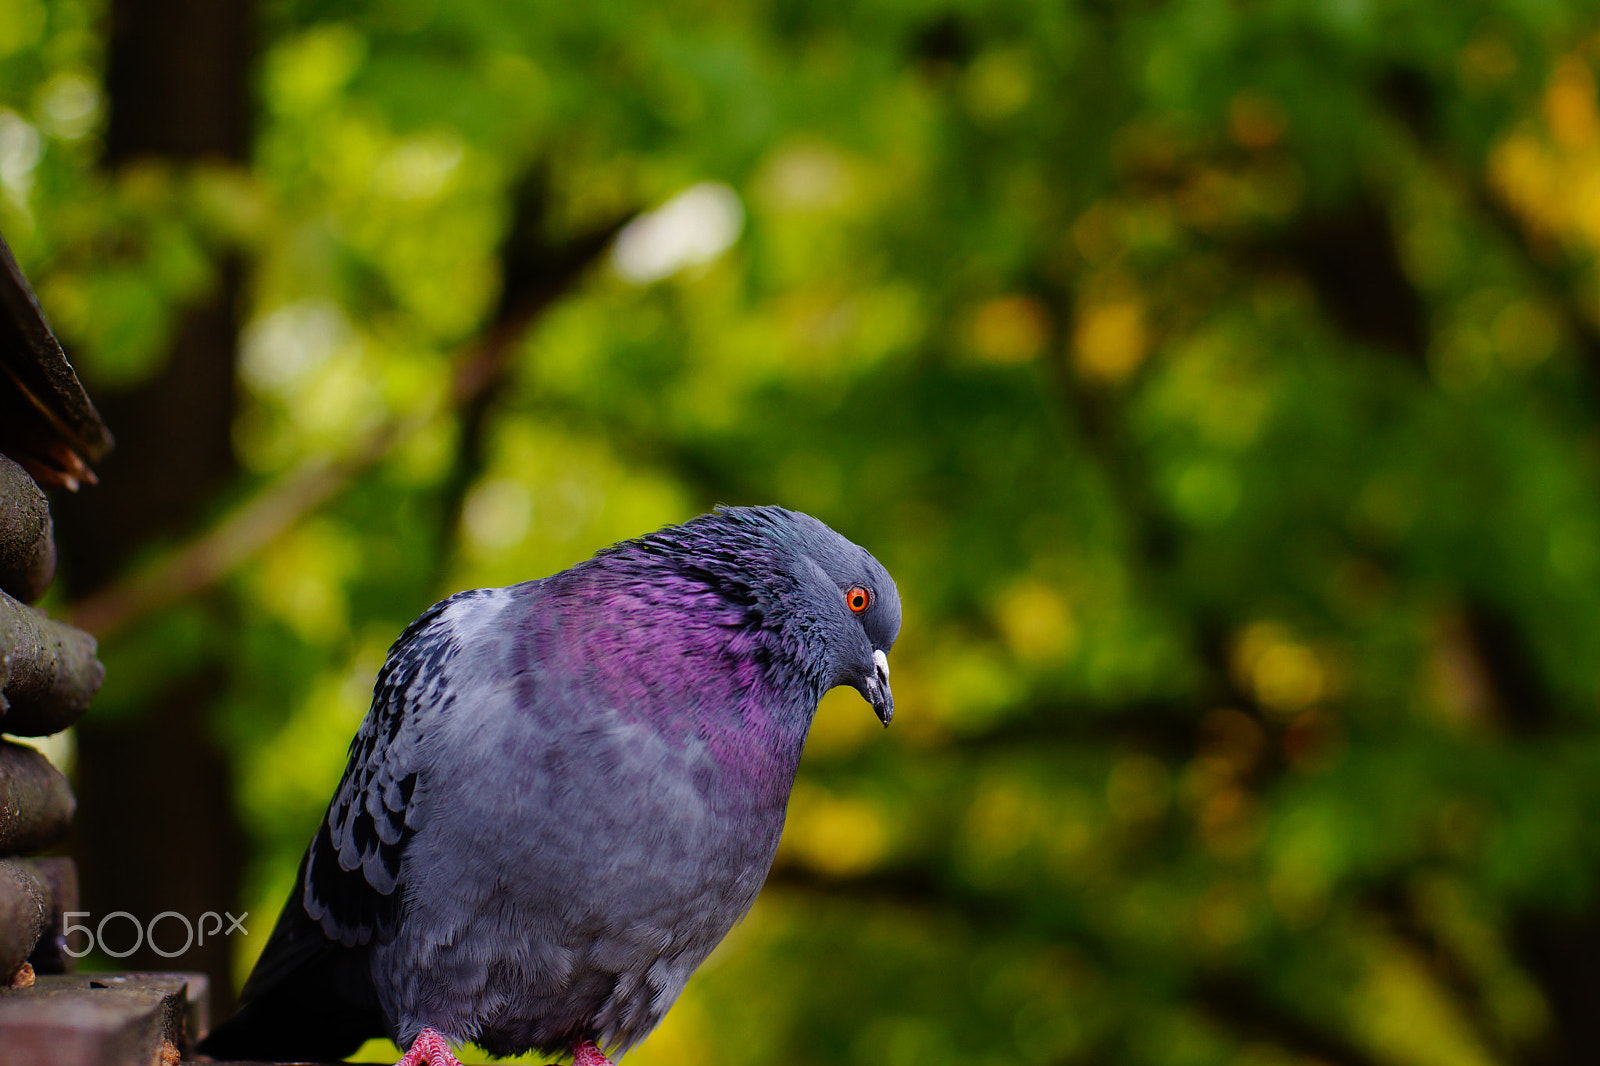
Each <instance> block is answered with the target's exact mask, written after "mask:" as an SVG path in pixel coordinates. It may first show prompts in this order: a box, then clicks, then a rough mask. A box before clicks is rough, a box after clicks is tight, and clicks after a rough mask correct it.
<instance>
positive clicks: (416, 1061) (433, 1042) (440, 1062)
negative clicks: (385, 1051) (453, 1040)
mask: <svg viewBox="0 0 1600 1066" xmlns="http://www.w3.org/2000/svg"><path fill="white" fill-rule="evenodd" d="M423 1063H427V1066H461V1063H460V1061H458V1060H457V1059H456V1057H455V1056H454V1055H453V1054H451V1053H450V1045H449V1044H446V1043H445V1042H444V1035H443V1034H442V1033H440V1032H439V1030H437V1029H435V1028H434V1027H433V1026H431V1025H430V1026H427V1027H425V1028H424V1029H423V1030H422V1032H420V1033H418V1034H417V1038H416V1039H415V1040H413V1041H411V1050H410V1051H408V1052H406V1053H405V1055H404V1056H403V1057H402V1058H401V1059H400V1061H399V1062H397V1063H395V1064H394V1066H423Z"/></svg>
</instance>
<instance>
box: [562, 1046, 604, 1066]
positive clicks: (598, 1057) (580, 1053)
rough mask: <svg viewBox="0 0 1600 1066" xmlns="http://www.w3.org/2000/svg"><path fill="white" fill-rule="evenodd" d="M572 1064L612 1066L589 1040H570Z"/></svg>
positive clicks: (573, 1065) (580, 1065)
mask: <svg viewBox="0 0 1600 1066" xmlns="http://www.w3.org/2000/svg"><path fill="white" fill-rule="evenodd" d="M572 1066H612V1062H611V1060H610V1059H608V1058H606V1057H605V1054H604V1053H603V1052H602V1051H601V1050H600V1049H599V1048H597V1047H595V1046H594V1042H593V1041H591V1040H574V1041H573V1042H572Z"/></svg>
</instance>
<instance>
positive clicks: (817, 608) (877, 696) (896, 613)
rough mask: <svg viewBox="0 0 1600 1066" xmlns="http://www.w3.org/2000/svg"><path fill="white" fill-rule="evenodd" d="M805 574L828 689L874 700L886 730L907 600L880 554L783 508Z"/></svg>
mask: <svg viewBox="0 0 1600 1066" xmlns="http://www.w3.org/2000/svg"><path fill="white" fill-rule="evenodd" d="M761 510H763V511H767V512H769V513H773V512H776V514H777V516H779V522H780V523H781V524H782V526H783V527H785V532H786V533H787V534H788V536H787V537H786V538H785V539H786V540H787V541H788V542H789V547H790V549H791V551H793V552H794V555H795V556H796V560H795V562H796V565H797V566H798V567H799V569H801V570H802V571H803V573H801V574H799V575H798V576H799V577H800V589H801V593H800V594H801V595H802V596H804V597H805V599H806V601H807V602H806V603H805V605H804V606H805V608H806V610H805V611H804V612H802V613H803V614H804V615H805V616H806V617H808V618H809V619H811V620H812V624H813V625H815V626H816V632H815V634H814V635H815V636H817V637H820V638H821V639H820V640H815V641H814V643H813V648H814V654H816V655H820V656H821V657H822V659H823V662H822V663H821V664H820V665H821V668H822V669H821V674H822V678H823V680H824V683H825V684H826V686H827V687H828V688H834V687H835V686H838V685H849V686H851V687H852V688H854V689H855V690H856V691H858V692H860V693H861V695H862V696H864V697H866V700H867V702H868V703H870V704H872V709H873V711H874V712H876V713H877V715H878V718H879V719H880V720H881V721H882V722H883V724H884V725H888V724H889V719H891V718H893V717H894V694H893V693H892V692H890V691H889V649H890V648H892V647H894V641H895V638H896V637H898V636H899V635H900V593H899V591H898V590H897V589H896V588H895V586H894V578H892V577H890V576H889V571H887V570H885V569H884V568H883V564H882V563H880V562H878V560H876V559H874V558H873V557H872V553H870V552H868V551H867V550H866V549H865V548H862V547H860V546H859V545H856V544H854V543H852V542H850V541H848V540H846V539H845V538H844V537H841V536H840V535H839V534H837V533H835V532H834V531H833V530H832V529H829V528H828V527H827V526H826V525H824V524H822V523H821V522H819V521H817V520H816V519H815V518H812V517H811V516H809V515H804V514H799V513H797V512H794V511H782V510H780V509H778V508H762V509H761Z"/></svg>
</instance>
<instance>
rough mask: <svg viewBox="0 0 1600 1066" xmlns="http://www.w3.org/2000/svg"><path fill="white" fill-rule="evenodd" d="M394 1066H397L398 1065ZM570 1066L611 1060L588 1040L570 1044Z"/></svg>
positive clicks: (605, 1063)
mask: <svg viewBox="0 0 1600 1066" xmlns="http://www.w3.org/2000/svg"><path fill="white" fill-rule="evenodd" d="M395 1066H399V1064H398V1063H396V1064H395ZM572 1066H612V1064H611V1060H610V1059H608V1058H606V1057H605V1055H603V1054H602V1053H601V1051H600V1049H599V1048H597V1047H595V1046H594V1043H593V1042H592V1041H589V1040H574V1041H573V1042H572Z"/></svg>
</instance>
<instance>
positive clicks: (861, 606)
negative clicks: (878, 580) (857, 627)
mask: <svg viewBox="0 0 1600 1066" xmlns="http://www.w3.org/2000/svg"><path fill="white" fill-rule="evenodd" d="M844 602H845V604H846V605H847V606H849V608H850V609H851V610H852V611H854V612H855V613H856V614H860V613H861V612H862V611H865V610H866V609H867V604H869V603H871V602H872V593H870V592H868V591H867V590H866V589H864V588H862V587H861V586H860V585H851V586H850V591H848V592H846V593H845V594H844Z"/></svg>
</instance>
